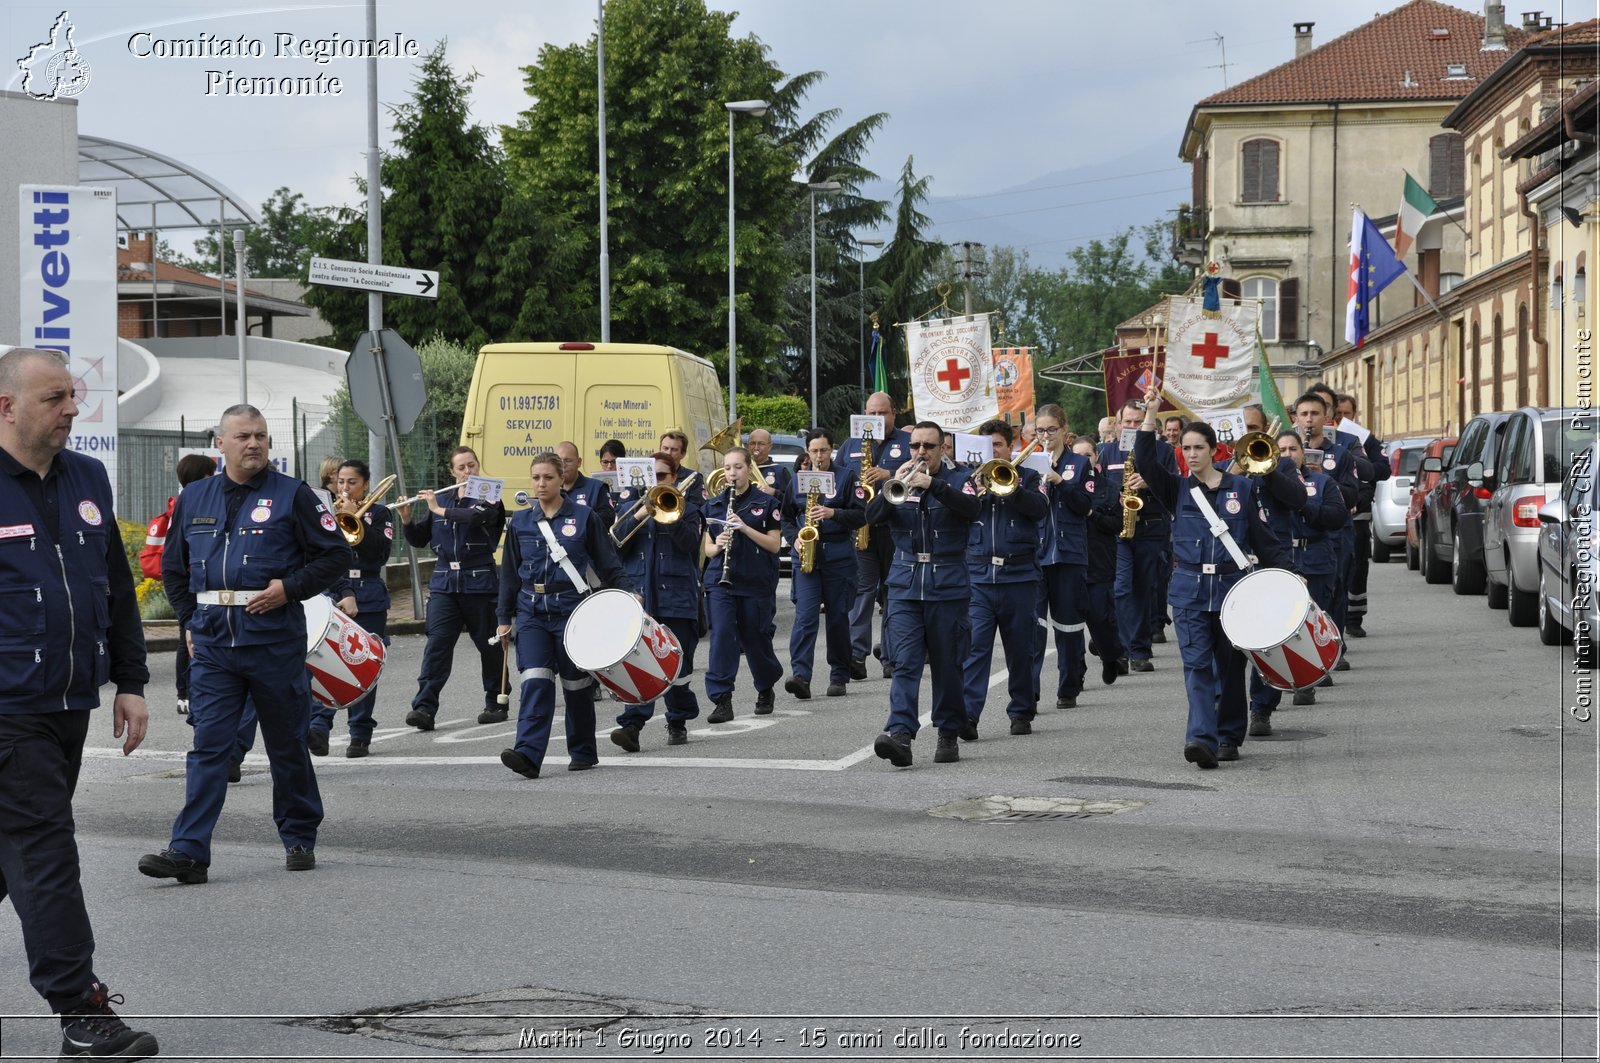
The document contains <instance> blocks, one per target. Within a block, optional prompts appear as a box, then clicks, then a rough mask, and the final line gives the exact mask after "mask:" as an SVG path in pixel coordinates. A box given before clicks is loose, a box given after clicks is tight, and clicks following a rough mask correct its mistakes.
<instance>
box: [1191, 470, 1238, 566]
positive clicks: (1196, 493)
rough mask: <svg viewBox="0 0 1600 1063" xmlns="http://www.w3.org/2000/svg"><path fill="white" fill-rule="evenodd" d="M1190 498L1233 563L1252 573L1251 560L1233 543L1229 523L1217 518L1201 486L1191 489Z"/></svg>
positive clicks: (1197, 485)
mask: <svg viewBox="0 0 1600 1063" xmlns="http://www.w3.org/2000/svg"><path fill="white" fill-rule="evenodd" d="M1189 497H1190V498H1192V499H1194V504H1195V505H1196V506H1197V507H1198V508H1199V510H1200V513H1201V515H1203V516H1204V517H1205V518H1206V523H1207V524H1209V525H1211V534H1212V535H1215V536H1216V537H1217V539H1218V540H1219V541H1220V542H1221V543H1222V545H1223V547H1225V548H1226V549H1227V551H1228V556H1229V557H1232V558H1233V563H1234V564H1236V565H1238V566H1239V570H1240V571H1242V572H1248V571H1250V559H1249V558H1248V557H1245V556H1244V552H1243V551H1242V550H1240V549H1239V544H1238V543H1236V542H1234V541H1233V533H1231V532H1229V531H1228V524H1227V522H1226V521H1224V520H1223V519H1222V518H1221V517H1219V516H1217V511H1216V510H1215V509H1212V508H1211V503H1210V502H1208V501H1206V493H1205V492H1204V491H1202V490H1201V489H1200V485H1199V484H1195V485H1194V486H1193V487H1191V488H1189Z"/></svg>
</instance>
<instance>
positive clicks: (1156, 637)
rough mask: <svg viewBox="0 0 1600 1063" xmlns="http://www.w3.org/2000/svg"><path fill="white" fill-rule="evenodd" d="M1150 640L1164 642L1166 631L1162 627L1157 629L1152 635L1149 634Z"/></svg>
mask: <svg viewBox="0 0 1600 1063" xmlns="http://www.w3.org/2000/svg"><path fill="white" fill-rule="evenodd" d="M1150 641H1151V642H1157V643H1162V642H1166V641H1167V633H1166V631H1165V630H1164V629H1163V630H1161V631H1157V632H1156V633H1155V634H1154V635H1151V636H1150Z"/></svg>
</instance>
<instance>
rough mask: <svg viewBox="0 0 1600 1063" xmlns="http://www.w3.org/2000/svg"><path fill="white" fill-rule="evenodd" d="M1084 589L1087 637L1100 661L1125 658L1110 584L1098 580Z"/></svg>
mask: <svg viewBox="0 0 1600 1063" xmlns="http://www.w3.org/2000/svg"><path fill="white" fill-rule="evenodd" d="M1085 588H1086V594H1087V599H1088V606H1087V608H1086V609H1085V610H1084V611H1085V613H1086V614H1087V623H1088V625H1089V637H1090V638H1092V639H1094V648H1095V649H1097V650H1099V651H1100V654H1099V656H1100V659H1101V660H1108V659H1109V660H1113V661H1114V660H1116V659H1118V658H1119V657H1126V656H1127V653H1126V652H1125V651H1124V650H1123V647H1122V635H1121V634H1120V633H1119V632H1118V631H1117V606H1116V602H1115V601H1114V600H1113V599H1112V597H1111V588H1112V582H1111V581H1110V580H1100V581H1099V582H1097V583H1088V584H1085Z"/></svg>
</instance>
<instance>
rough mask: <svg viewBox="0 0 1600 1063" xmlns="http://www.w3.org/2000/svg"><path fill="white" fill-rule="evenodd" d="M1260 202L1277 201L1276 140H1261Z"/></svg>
mask: <svg viewBox="0 0 1600 1063" xmlns="http://www.w3.org/2000/svg"><path fill="white" fill-rule="evenodd" d="M1260 202H1262V203H1276V202H1278V145H1277V142H1276V141H1271V140H1264V141H1262V142H1261V199H1260Z"/></svg>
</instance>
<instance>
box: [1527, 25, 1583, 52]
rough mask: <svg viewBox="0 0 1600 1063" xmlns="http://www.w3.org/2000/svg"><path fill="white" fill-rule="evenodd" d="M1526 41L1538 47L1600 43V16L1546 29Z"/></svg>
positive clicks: (1569, 46)
mask: <svg viewBox="0 0 1600 1063" xmlns="http://www.w3.org/2000/svg"><path fill="white" fill-rule="evenodd" d="M1528 43H1529V44H1530V45H1535V46H1537V47H1540V48H1549V47H1553V46H1557V45H1564V46H1566V47H1568V48H1571V47H1574V46H1576V45H1592V44H1600V18H1592V19H1590V20H1589V21H1588V22H1575V23H1573V24H1572V25H1570V26H1562V27H1559V28H1557V29H1552V30H1546V31H1545V32H1544V33H1541V34H1539V35H1538V36H1536V37H1534V38H1533V39H1532V40H1530V41H1529V42H1528Z"/></svg>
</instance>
